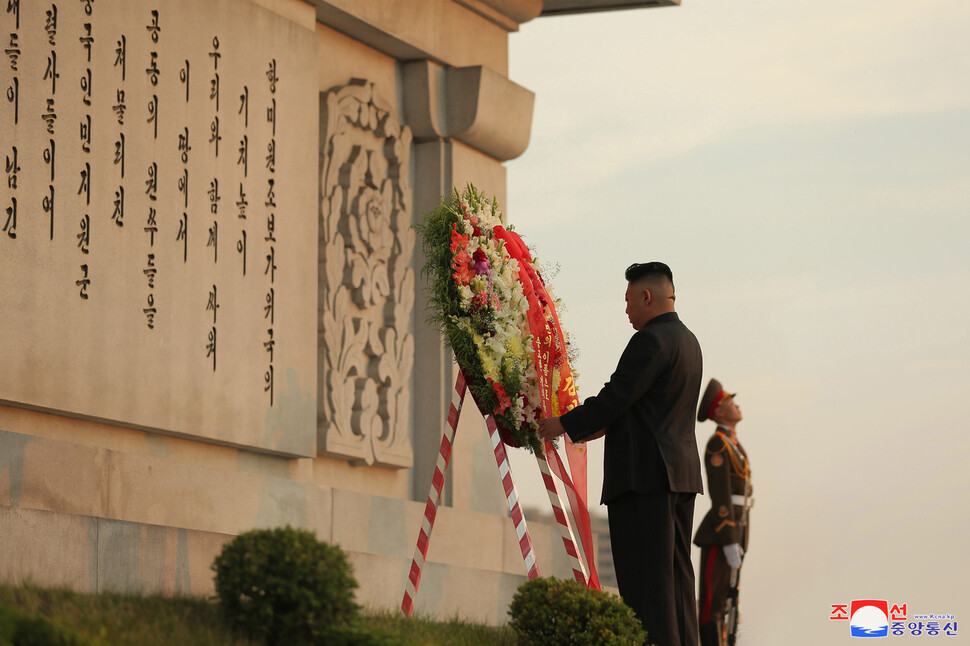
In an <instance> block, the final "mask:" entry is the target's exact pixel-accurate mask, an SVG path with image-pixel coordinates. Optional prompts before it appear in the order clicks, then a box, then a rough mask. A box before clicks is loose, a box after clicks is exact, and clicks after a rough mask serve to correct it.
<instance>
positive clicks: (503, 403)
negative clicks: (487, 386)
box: [492, 381, 512, 415]
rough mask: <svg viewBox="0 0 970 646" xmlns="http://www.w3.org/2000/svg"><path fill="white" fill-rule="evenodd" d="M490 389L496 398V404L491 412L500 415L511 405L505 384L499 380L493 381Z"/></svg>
mask: <svg viewBox="0 0 970 646" xmlns="http://www.w3.org/2000/svg"><path fill="white" fill-rule="evenodd" d="M492 390H494V391H495V396H496V397H497V398H498V404H496V406H495V410H493V411H492V414H493V415H501V414H502V413H504V412H505V411H506V410H508V408H509V407H510V406H511V405H512V400H511V399H509V395H508V393H506V392H505V386H503V385H502V384H501V382H498V381H493V382H492Z"/></svg>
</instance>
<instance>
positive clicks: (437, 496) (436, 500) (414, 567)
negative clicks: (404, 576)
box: [401, 370, 466, 617]
mask: <svg viewBox="0 0 970 646" xmlns="http://www.w3.org/2000/svg"><path fill="white" fill-rule="evenodd" d="M465 388H466V385H465V375H464V374H462V372H461V370H459V371H458V376H457V377H456V378H455V390H454V392H453V393H452V394H451V408H450V409H449V410H448V424H447V425H446V426H445V428H444V429H443V430H442V433H441V447H440V448H439V450H438V462H437V464H436V465H435V469H434V476H432V478H431V490H430V491H429V492H428V502H427V503H426V504H425V506H424V518H422V519H421V531H420V532H419V533H418V543H417V545H416V546H415V547H414V558H412V559H411V570H410V572H409V573H408V580H407V584H406V585H405V588H404V600H403V601H402V602H401V610H402V611H404V614H405V615H406V616H408V617H410V616H411V612H412V611H413V610H414V597H415V595H417V593H418V585H419V584H420V583H421V570H422V568H423V567H424V560H425V558H427V556H428V544H429V543H430V542H431V530H432V529H434V519H435V516H436V515H437V513H438V505H439V504H440V503H441V487H442V485H444V482H445V471H447V470H448V460H449V459H450V458H451V447H452V444H453V443H454V441H455V430H456V429H457V428H458V418H459V416H460V415H461V407H462V404H463V403H464V400H465Z"/></svg>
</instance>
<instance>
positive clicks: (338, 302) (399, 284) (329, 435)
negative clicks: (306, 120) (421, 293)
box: [318, 79, 415, 468]
mask: <svg viewBox="0 0 970 646" xmlns="http://www.w3.org/2000/svg"><path fill="white" fill-rule="evenodd" d="M321 103H322V106H321V107H322V109H321V130H322V135H321V137H322V140H321V146H322V147H321V150H322V151H323V152H322V156H323V159H322V173H321V178H320V181H321V208H320V214H321V222H320V302H319V310H320V341H321V342H320V357H319V361H320V371H319V372H320V379H319V383H320V388H321V391H320V397H319V402H320V403H319V404H318V406H319V435H320V446H321V453H322V454H324V455H330V456H334V457H340V458H346V459H349V460H351V461H353V462H357V463H365V464H369V465H370V464H373V465H380V466H386V467H397V468H406V467H410V466H411V464H412V461H413V459H412V453H411V443H410V438H409V434H408V429H409V426H410V422H409V420H410V375H411V367H412V365H413V363H414V339H413V337H412V336H411V334H410V332H409V324H410V320H411V312H412V309H413V305H414V272H413V270H412V268H411V266H410V264H411V258H412V255H413V251H414V241H415V234H414V231H413V230H412V229H411V228H410V226H411V213H410V204H411V196H410V190H409V187H408V185H407V181H408V176H409V170H408V159H409V155H410V148H411V132H410V130H409V129H408V128H407V127H402V126H401V125H400V124H399V123H398V122H397V120H396V119H395V117H394V115H393V114H392V111H391V109H390V108H389V107H387V106H385V105H384V104H383V103H382V102H381V101H380V100H379V99H378V98H377V97H376V96H375V92H374V86H373V84H371V83H367V82H365V81H360V80H356V79H355V80H353V81H351V83H350V84H349V85H346V86H344V87H341V88H336V89H334V90H331V91H329V92H326V93H325V94H324V95H323V97H322V100H321Z"/></svg>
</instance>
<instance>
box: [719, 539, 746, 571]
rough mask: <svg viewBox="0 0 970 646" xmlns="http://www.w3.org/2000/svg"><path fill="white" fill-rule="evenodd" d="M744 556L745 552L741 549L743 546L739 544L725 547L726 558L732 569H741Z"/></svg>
mask: <svg viewBox="0 0 970 646" xmlns="http://www.w3.org/2000/svg"><path fill="white" fill-rule="evenodd" d="M742 554H744V550H742V549H741V545H739V544H738V543H731V544H730V545H725V546H724V558H726V559H727V562H728V565H730V566H731V568H732V569H735V570H736V569H738V568H739V567H741V555H742Z"/></svg>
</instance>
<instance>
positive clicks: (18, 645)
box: [0, 605, 89, 646]
mask: <svg viewBox="0 0 970 646" xmlns="http://www.w3.org/2000/svg"><path fill="white" fill-rule="evenodd" d="M88 643H89V642H88V640H86V639H84V638H83V637H81V636H80V635H78V634H77V633H76V632H74V631H73V630H71V629H69V628H63V627H61V626H56V625H54V624H53V623H51V621H50V620H49V619H47V617H44V616H42V615H30V614H27V613H24V612H23V611H21V610H18V609H16V608H10V607H6V606H4V605H0V646H86V645H87V644H88Z"/></svg>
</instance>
